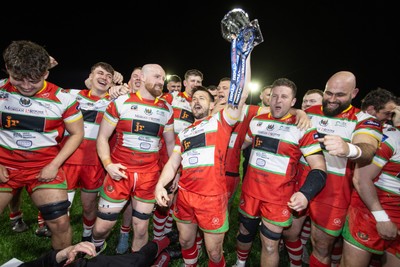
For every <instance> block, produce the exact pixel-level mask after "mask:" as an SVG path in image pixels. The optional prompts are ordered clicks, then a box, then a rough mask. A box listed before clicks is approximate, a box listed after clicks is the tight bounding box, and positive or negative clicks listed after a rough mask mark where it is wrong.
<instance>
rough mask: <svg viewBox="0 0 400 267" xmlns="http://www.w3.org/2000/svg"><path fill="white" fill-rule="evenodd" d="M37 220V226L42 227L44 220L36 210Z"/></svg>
mask: <svg viewBox="0 0 400 267" xmlns="http://www.w3.org/2000/svg"><path fill="white" fill-rule="evenodd" d="M37 221H38V225H39V227H43V226H44V225H45V221H44V219H43V217H42V213H41V212H40V211H39V212H38V216H37Z"/></svg>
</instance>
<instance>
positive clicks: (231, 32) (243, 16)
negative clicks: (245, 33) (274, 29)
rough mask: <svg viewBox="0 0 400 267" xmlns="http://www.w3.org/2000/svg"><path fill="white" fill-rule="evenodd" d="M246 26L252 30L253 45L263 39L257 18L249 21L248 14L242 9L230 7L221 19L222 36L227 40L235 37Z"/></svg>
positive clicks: (229, 40)
mask: <svg viewBox="0 0 400 267" xmlns="http://www.w3.org/2000/svg"><path fill="white" fill-rule="evenodd" d="M247 27H248V28H251V29H252V30H253V34H254V46H256V45H258V44H260V43H262V42H263V41H264V38H263V36H262V33H261V30H260V25H259V24H258V20H257V19H255V20H253V21H251V22H250V19H249V15H248V14H247V13H246V12H245V11H244V10H243V9H240V8H235V9H232V10H231V11H229V12H228V13H227V14H226V15H225V16H224V18H223V19H222V20H221V32H222V37H223V38H224V39H225V40H227V41H228V42H231V41H232V40H233V39H235V38H237V37H238V36H239V33H240V32H241V31H242V30H244V29H245V28H247Z"/></svg>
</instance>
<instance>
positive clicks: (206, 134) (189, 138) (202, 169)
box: [174, 110, 233, 196]
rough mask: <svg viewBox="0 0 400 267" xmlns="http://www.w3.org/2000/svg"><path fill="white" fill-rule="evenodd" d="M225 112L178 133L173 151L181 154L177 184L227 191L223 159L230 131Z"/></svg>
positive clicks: (202, 190)
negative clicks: (180, 170) (180, 168)
mask: <svg viewBox="0 0 400 267" xmlns="http://www.w3.org/2000/svg"><path fill="white" fill-rule="evenodd" d="M223 113H224V111H223V110H221V111H220V112H218V113H216V114H214V115H213V116H209V117H207V118H205V119H203V120H200V121H196V122H194V123H193V124H192V125H191V126H189V127H187V128H186V129H184V130H183V131H182V132H180V133H179V134H178V136H177V138H176V145H175V148H174V151H178V152H180V153H181V156H182V175H181V177H180V179H179V187H180V188H181V189H183V190H188V191H191V192H193V193H196V194H200V195H205V196H215V195H221V194H226V191H227V189H226V179H225V159H226V152H227V147H228V143H229V138H230V136H231V133H232V128H233V124H232V125H230V124H229V123H228V122H227V121H226V120H225V118H224V114H223Z"/></svg>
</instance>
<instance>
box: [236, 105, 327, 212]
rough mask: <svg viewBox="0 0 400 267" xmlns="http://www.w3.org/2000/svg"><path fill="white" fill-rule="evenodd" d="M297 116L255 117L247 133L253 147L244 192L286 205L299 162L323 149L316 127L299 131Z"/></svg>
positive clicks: (267, 115)
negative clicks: (278, 117)
mask: <svg viewBox="0 0 400 267" xmlns="http://www.w3.org/2000/svg"><path fill="white" fill-rule="evenodd" d="M295 123H296V116H292V115H290V114H289V115H287V116H285V117H283V118H281V119H276V118H274V117H272V115H271V113H266V114H261V115H258V116H255V117H254V118H253V119H252V120H251V122H250V126H249V130H248V133H247V136H246V139H247V140H248V141H252V149H251V153H250V158H249V165H248V167H247V172H246V176H245V178H244V181H243V184H242V191H243V192H245V193H246V194H248V195H250V196H252V197H254V198H257V199H260V200H263V201H266V202H271V203H275V204H280V205H282V204H283V205H286V204H287V202H288V200H289V198H290V197H291V196H292V194H293V193H294V182H293V179H294V177H295V175H296V168H297V163H298V161H299V159H300V157H301V156H302V155H304V156H305V157H307V156H309V155H312V154H315V153H318V152H320V151H321V146H320V144H319V142H318V140H317V139H318V135H317V132H316V130H315V128H309V129H308V130H300V129H298V128H297V126H296V124H295Z"/></svg>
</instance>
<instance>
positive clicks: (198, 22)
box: [0, 0, 400, 107]
mask: <svg viewBox="0 0 400 267" xmlns="http://www.w3.org/2000/svg"><path fill="white" fill-rule="evenodd" d="M144 2H145V3H141V2H139V1H130V2H128V1H122V3H119V1H111V2H110V3H109V4H106V5H104V4H100V1H98V2H96V3H87V2H86V1H85V5H88V6H89V7H84V8H83V7H81V6H79V5H78V4H74V3H71V1H68V5H66V4H63V3H62V2H61V1H54V4H53V5H52V6H44V3H39V2H38V1H31V2H30V3H29V4H25V3H23V2H22V1H18V2H17V1H13V2H9V3H8V4H7V8H6V6H5V4H3V5H4V7H2V10H1V15H0V22H1V25H2V27H1V29H2V31H1V38H0V48H1V50H2V51H3V50H4V49H5V48H6V46H7V45H8V44H9V43H10V42H11V41H13V40H21V39H26V40H32V41H34V42H37V43H39V44H41V45H43V46H45V47H46V49H47V50H48V51H49V53H50V54H51V55H52V56H53V57H55V58H56V59H57V61H58V62H59V65H58V66H57V67H56V68H54V69H53V70H51V73H50V76H49V78H48V80H49V81H51V82H53V83H56V84H57V85H59V86H61V87H64V88H84V84H83V81H84V80H85V78H86V77H87V76H88V74H89V72H90V67H91V66H92V65H93V64H94V63H96V62H98V61H105V62H108V63H110V64H112V65H113V66H114V68H115V69H116V70H118V71H120V72H121V73H122V74H123V75H124V77H125V80H126V81H127V80H129V76H130V73H131V71H132V69H133V68H134V67H136V66H142V65H144V64H147V63H158V64H160V65H161V66H163V68H164V69H165V70H166V72H167V73H168V74H178V75H179V76H181V77H182V78H183V76H184V73H185V71H186V70H188V69H192V68H196V69H199V70H200V71H202V72H203V73H204V81H203V85H206V86H207V85H210V84H218V81H219V79H220V78H222V77H225V76H228V77H230V75H231V69H230V43H229V42H227V41H226V40H225V39H223V38H222V36H221V24H220V22H221V19H222V18H223V17H224V15H225V14H226V13H227V12H228V11H230V10H232V9H233V8H242V9H244V10H245V11H246V12H247V13H248V15H249V17H250V19H251V20H253V19H258V21H259V24H260V27H261V30H262V33H263V36H264V42H263V43H261V44H260V45H258V46H256V47H255V48H254V50H253V53H252V77H253V80H254V81H257V82H259V83H260V84H261V85H265V84H270V83H272V81H273V80H274V79H276V78H280V77H286V78H289V79H291V80H293V81H294V82H295V83H296V84H297V86H298V90H299V92H298V99H299V100H298V103H297V104H296V106H298V107H299V105H300V102H301V98H302V96H303V94H304V92H305V91H306V90H308V89H312V88H320V89H324V86H325V83H326V81H327V79H328V78H329V77H330V76H331V75H332V74H333V73H335V72H336V71H339V70H349V71H352V72H353V73H354V74H355V75H356V77H357V86H358V88H360V90H361V91H360V93H359V95H358V96H357V98H356V100H355V101H354V103H355V104H356V105H358V103H359V101H360V100H361V98H362V97H363V96H364V95H365V94H366V93H367V92H368V91H369V90H372V89H375V88H376V87H378V86H380V87H383V88H386V89H389V90H391V91H393V92H395V93H396V94H398V93H397V90H398V87H399V85H398V76H399V72H400V67H399V62H400V56H399V48H400V43H399V41H397V39H399V38H400V37H399V33H400V27H399V25H400V22H399V15H398V11H397V10H396V9H395V8H394V3H395V2H394V1H374V0H370V1H351V0H347V1H342V0H339V1H338V0H309V1H269V0H259V1H219V0H215V1H212V2H211V3H209V2H208V1H207V2H205V1H184V0H183V1H182V0H181V2H182V3H178V1H159V3H158V2H157V1H144ZM367 2H368V3H367ZM83 3H84V1H81V4H83ZM81 4H80V5H81ZM3 66H4V63H3V61H2V59H1V67H2V70H3V69H4V67H3ZM1 77H6V74H5V73H4V72H3V74H2V76H1ZM257 97H258V95H257ZM253 98H254V96H253Z"/></svg>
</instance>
